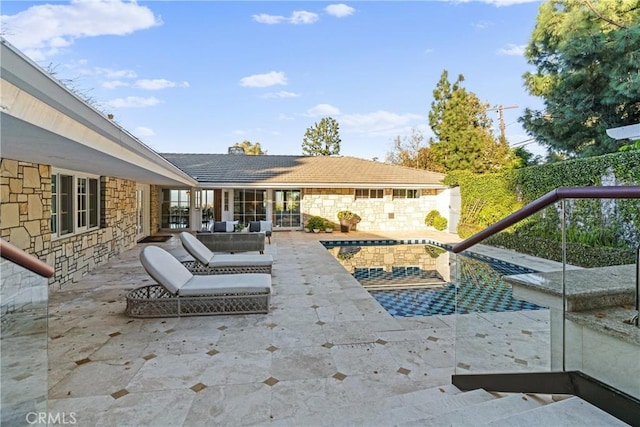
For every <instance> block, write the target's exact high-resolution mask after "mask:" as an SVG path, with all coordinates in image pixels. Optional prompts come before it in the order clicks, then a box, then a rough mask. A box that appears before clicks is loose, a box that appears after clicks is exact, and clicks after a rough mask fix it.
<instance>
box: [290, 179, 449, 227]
mask: <svg viewBox="0 0 640 427" xmlns="http://www.w3.org/2000/svg"><path fill="white" fill-rule="evenodd" d="M354 193H355V190H354V189H353V188H344V189H332V188H307V189H304V190H303V195H302V212H303V213H304V215H303V216H304V218H303V220H304V221H306V219H307V218H308V217H309V216H312V215H318V216H321V217H323V218H325V219H328V220H330V221H333V222H335V223H336V224H338V217H337V213H338V211H341V210H350V211H352V212H354V213H355V214H357V215H359V216H360V218H362V220H361V222H360V223H359V224H358V225H357V229H358V230H366V231H403V230H420V229H424V228H425V225H424V218H425V216H426V214H427V213H428V212H429V211H430V210H432V209H439V208H444V207H445V206H448V200H449V199H448V193H446V194H443V195H442V196H440V195H435V194H430V193H431V192H430V191H428V190H423V191H422V194H421V196H420V197H419V198H417V199H399V198H396V199H394V198H393V190H391V189H388V188H387V189H385V190H384V197H383V198H382V199H355V197H354ZM441 213H442V214H443V215H445V216H446V211H442V212H441Z"/></svg>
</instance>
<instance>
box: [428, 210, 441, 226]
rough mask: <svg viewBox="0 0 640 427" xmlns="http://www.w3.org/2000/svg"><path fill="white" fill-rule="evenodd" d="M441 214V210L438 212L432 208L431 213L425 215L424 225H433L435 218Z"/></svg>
mask: <svg viewBox="0 0 640 427" xmlns="http://www.w3.org/2000/svg"><path fill="white" fill-rule="evenodd" d="M438 216H440V212H438V211H437V210H435V209H434V210H432V211H429V213H428V214H427V216H425V217H424V225H426V226H427V227H433V220H434V219H435V218H436V217H438Z"/></svg>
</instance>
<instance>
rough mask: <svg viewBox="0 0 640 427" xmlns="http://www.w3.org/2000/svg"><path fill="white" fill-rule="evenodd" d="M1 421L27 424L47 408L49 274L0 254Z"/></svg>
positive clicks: (5, 423) (2, 423)
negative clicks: (16, 262) (32, 270)
mask: <svg viewBox="0 0 640 427" xmlns="http://www.w3.org/2000/svg"><path fill="white" fill-rule="evenodd" d="M0 277H1V279H0V280H1V283H2V285H1V286H0V301H1V302H2V305H1V309H2V310H1V320H0V324H1V325H2V327H1V332H0V348H2V351H1V352H0V383H1V384H2V387H1V389H0V395H1V398H0V408H2V410H1V411H0V414H1V418H0V424H1V425H3V426H4V425H7V426H9V425H14V426H18V425H28V424H29V422H28V421H29V420H26V419H25V417H26V416H27V414H29V413H37V412H41V413H45V412H46V411H47V389H48V379H47V378H48V372H47V368H48V367H47V364H48V361H47V335H48V333H47V315H48V313H47V302H48V301H47V299H48V280H47V279H46V278H43V277H41V276H38V275H37V274H35V273H32V272H31V271H29V270H26V269H25V268H23V267H20V266H19V265H17V264H14V263H12V262H10V261H7V260H5V259H0Z"/></svg>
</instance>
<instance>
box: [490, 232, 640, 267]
mask: <svg viewBox="0 0 640 427" xmlns="http://www.w3.org/2000/svg"><path fill="white" fill-rule="evenodd" d="M485 243H487V244H489V245H492V246H497V247H503V248H507V249H512V250H515V251H517V252H520V253H523V254H529V255H534V256H537V257H541V258H545V259H548V260H553V261H558V262H562V246H561V245H560V243H559V242H558V241H556V240H551V239H545V238H540V237H527V238H523V237H522V236H519V235H517V234H514V233H509V232H502V233H499V234H496V235H494V236H492V237H489V238H488V239H487V240H486V242H485ZM566 256H567V263H569V264H571V265H577V266H581V267H604V266H609V265H623V264H633V263H634V262H635V261H634V258H635V251H634V250H633V249H629V248H617V247H614V248H612V247H592V246H588V245H584V244H581V243H577V242H574V243H567V251H566Z"/></svg>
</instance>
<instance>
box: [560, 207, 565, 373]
mask: <svg viewBox="0 0 640 427" xmlns="http://www.w3.org/2000/svg"><path fill="white" fill-rule="evenodd" d="M560 210H561V217H562V224H561V231H562V371H563V372H565V371H566V370H567V367H566V366H565V362H566V360H567V357H566V355H567V340H566V339H565V338H566V336H567V335H566V332H567V330H566V324H567V322H566V316H567V280H566V279H567V210H566V200H565V199H562V200H560Z"/></svg>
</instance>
